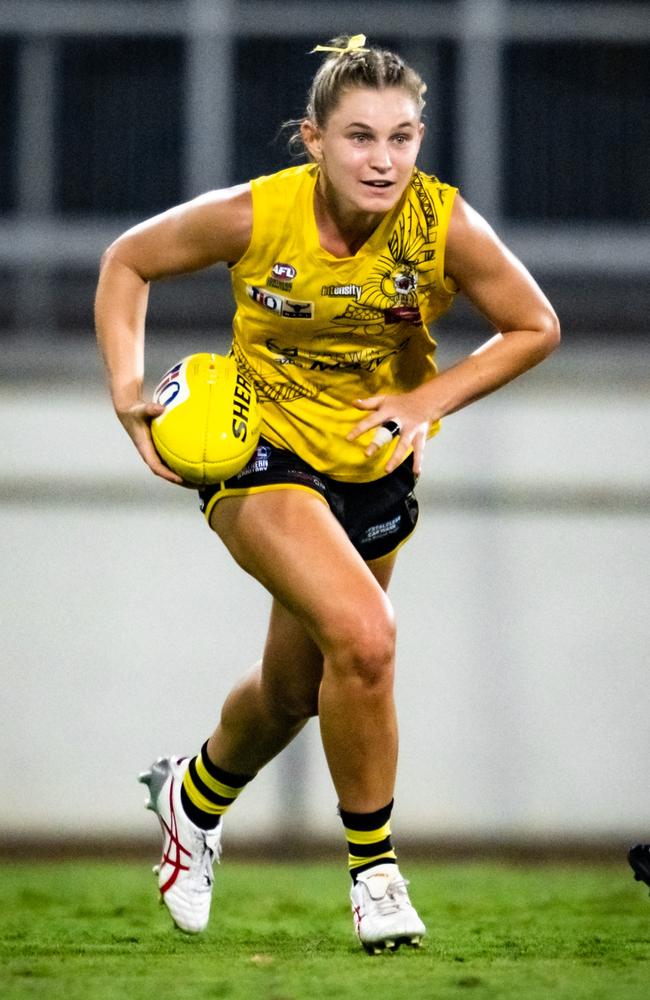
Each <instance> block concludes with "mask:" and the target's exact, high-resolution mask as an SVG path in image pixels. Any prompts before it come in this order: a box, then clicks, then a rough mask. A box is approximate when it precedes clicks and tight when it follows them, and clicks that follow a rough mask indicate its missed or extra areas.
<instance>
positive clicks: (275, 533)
mask: <svg viewBox="0 0 650 1000" xmlns="http://www.w3.org/2000/svg"><path fill="white" fill-rule="evenodd" d="M210 523H211V526H212V528H213V529H214V530H215V531H216V532H217V534H218V535H219V536H220V538H221V539H222V541H223V542H224V544H225V545H226V546H227V548H228V549H229V551H230V552H231V554H232V555H233V557H234V558H235V559H236V560H237V562H238V563H239V564H240V566H242V568H243V569H244V570H246V572H248V573H250V574H251V576H253V577H255V578H256V579H257V580H259V582H260V583H261V584H262V585H263V586H264V587H266V589H267V590H268V591H269V592H270V593H271V594H272V595H273V597H275V598H276V600H277V601H279V603H280V604H281V605H282V606H283V607H284V608H286V609H287V610H288V611H290V612H291V613H292V614H293V615H294V616H295V617H296V619H297V620H298V621H299V622H300V624H301V625H302V626H303V628H305V629H306V630H307V632H308V633H309V635H310V636H311V637H312V639H313V640H314V641H315V643H316V645H317V646H318V648H319V649H320V650H321V652H323V653H324V654H327V653H328V652H329V651H330V650H331V648H332V646H337V645H340V644H341V643H345V642H346V641H351V642H353V643H356V644H357V645H363V644H364V643H365V644H366V645H367V646H372V645H373V644H374V645H375V646H378V645H379V644H380V643H382V642H386V641H388V640H389V636H390V633H391V632H392V629H393V615H392V608H391V606H390V603H389V601H388V599H387V597H386V595H385V593H384V591H383V589H382V587H381V586H380V584H379V583H378V581H377V579H376V578H375V576H374V575H373V573H372V572H371V570H370V569H369V568H368V566H367V565H366V563H365V562H364V561H363V559H362V558H361V556H360V555H359V553H358V552H357V551H356V549H354V547H353V546H352V544H351V542H350V540H349V539H348V537H347V535H346V534H345V532H344V530H343V528H342V527H341V525H340V524H339V522H338V521H337V520H336V518H335V517H334V516H333V514H332V512H331V511H330V509H329V507H328V506H327V505H326V504H325V503H324V502H323V501H322V499H321V498H320V497H318V495H317V494H315V493H311V492H310V491H307V490H292V489H288V490H277V491H272V492H262V493H256V494H252V495H248V496H243V497H226V498H225V499H223V500H221V501H220V502H219V503H218V504H217V505H216V506H215V508H214V510H213V512H212V515H211V518H210Z"/></svg>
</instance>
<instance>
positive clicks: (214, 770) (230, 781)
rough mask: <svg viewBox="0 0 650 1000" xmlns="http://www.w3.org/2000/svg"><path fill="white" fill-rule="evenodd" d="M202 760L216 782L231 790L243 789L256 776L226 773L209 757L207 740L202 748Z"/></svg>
mask: <svg viewBox="0 0 650 1000" xmlns="http://www.w3.org/2000/svg"><path fill="white" fill-rule="evenodd" d="M201 760H202V761H203V764H204V766H205V769H206V771H207V772H208V774H209V775H211V777H213V778H214V779H215V780H216V781H220V782H221V784H222V785H230V787H231V788H243V787H244V785H247V784H248V782H249V781H252V780H253V778H254V777H255V775H253V774H231V773H230V772H229V771H224V770H222V768H220V767H218V766H217V765H216V764H213V763H212V761H211V760H210V758H209V757H208V741H207V740H206V741H205V743H204V744H203V746H202V747H201Z"/></svg>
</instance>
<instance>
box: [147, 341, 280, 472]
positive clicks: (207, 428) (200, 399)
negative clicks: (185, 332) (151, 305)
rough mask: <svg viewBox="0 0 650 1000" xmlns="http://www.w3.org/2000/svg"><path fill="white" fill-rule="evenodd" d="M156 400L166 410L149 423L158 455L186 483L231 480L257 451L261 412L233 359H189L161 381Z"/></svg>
mask: <svg viewBox="0 0 650 1000" xmlns="http://www.w3.org/2000/svg"><path fill="white" fill-rule="evenodd" d="M153 398H154V402H156V403H160V404H161V405H162V406H164V407H165V412H164V413H161V414H160V416H158V417H154V419H153V420H152V422H151V433H152V437H153V441H154V444H155V446H156V450H157V451H158V454H159V455H160V457H161V458H162V460H163V461H164V462H165V463H166V464H167V465H168V466H169V468H170V469H172V470H173V471H174V472H176V473H178V475H179V476H182V478H183V479H184V480H185V481H186V482H188V483H193V484H194V485H196V486H207V485H209V484H210V483H218V482H221V481H222V480H224V479H230V477H231V476H234V475H236V474H237V473H238V472H240V471H241V469H243V467H244V466H245V465H246V463H247V462H248V460H249V458H250V457H251V456H252V454H253V452H254V451H255V448H256V446H257V442H258V440H259V436H260V428H261V413H260V407H259V403H258V400H257V395H256V393H255V388H254V386H253V385H252V383H251V382H250V380H249V379H248V378H246V376H245V375H243V374H242V373H241V372H240V371H239V370H238V368H237V365H236V362H235V359H234V358H232V357H224V356H223V355H221V354H207V353H204V354H191V355H189V356H188V357H186V358H183V359H182V360H181V361H179V362H178V363H177V364H175V365H174V366H173V367H172V368H170V369H169V371H167V372H166V373H165V374H164V375H163V377H162V378H161V380H160V382H159V383H158V386H157V387H156V390H155V392H154V396H153Z"/></svg>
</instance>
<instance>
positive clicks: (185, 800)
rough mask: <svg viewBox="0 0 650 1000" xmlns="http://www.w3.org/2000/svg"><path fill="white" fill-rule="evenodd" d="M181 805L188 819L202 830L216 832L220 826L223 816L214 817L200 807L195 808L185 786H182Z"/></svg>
mask: <svg viewBox="0 0 650 1000" xmlns="http://www.w3.org/2000/svg"><path fill="white" fill-rule="evenodd" d="M181 804H182V806H183V811H184V813H185V815H186V816H187V818H188V819H190V820H191V821H192V823H194V825H195V826H198V827H200V829H201V830H214V828H215V826H218V824H219V821H220V820H221V816H213V815H211V814H210V813H206V812H203V810H202V809H199V808H198V806H195V805H194V803H193V802H192V800H191V798H190V797H189V795H188V794H187V792H186V791H185V788H184V786H183V785H181Z"/></svg>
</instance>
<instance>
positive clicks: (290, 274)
mask: <svg viewBox="0 0 650 1000" xmlns="http://www.w3.org/2000/svg"><path fill="white" fill-rule="evenodd" d="M297 273H298V272H297V271H296V269H295V267H293V265H291V264H282V263H280V262H278V263H277V264H274V265H273V267H272V269H271V274H272V275H273V277H274V278H278V280H279V281H293V279H294V278H295V276H296V275H297Z"/></svg>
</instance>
